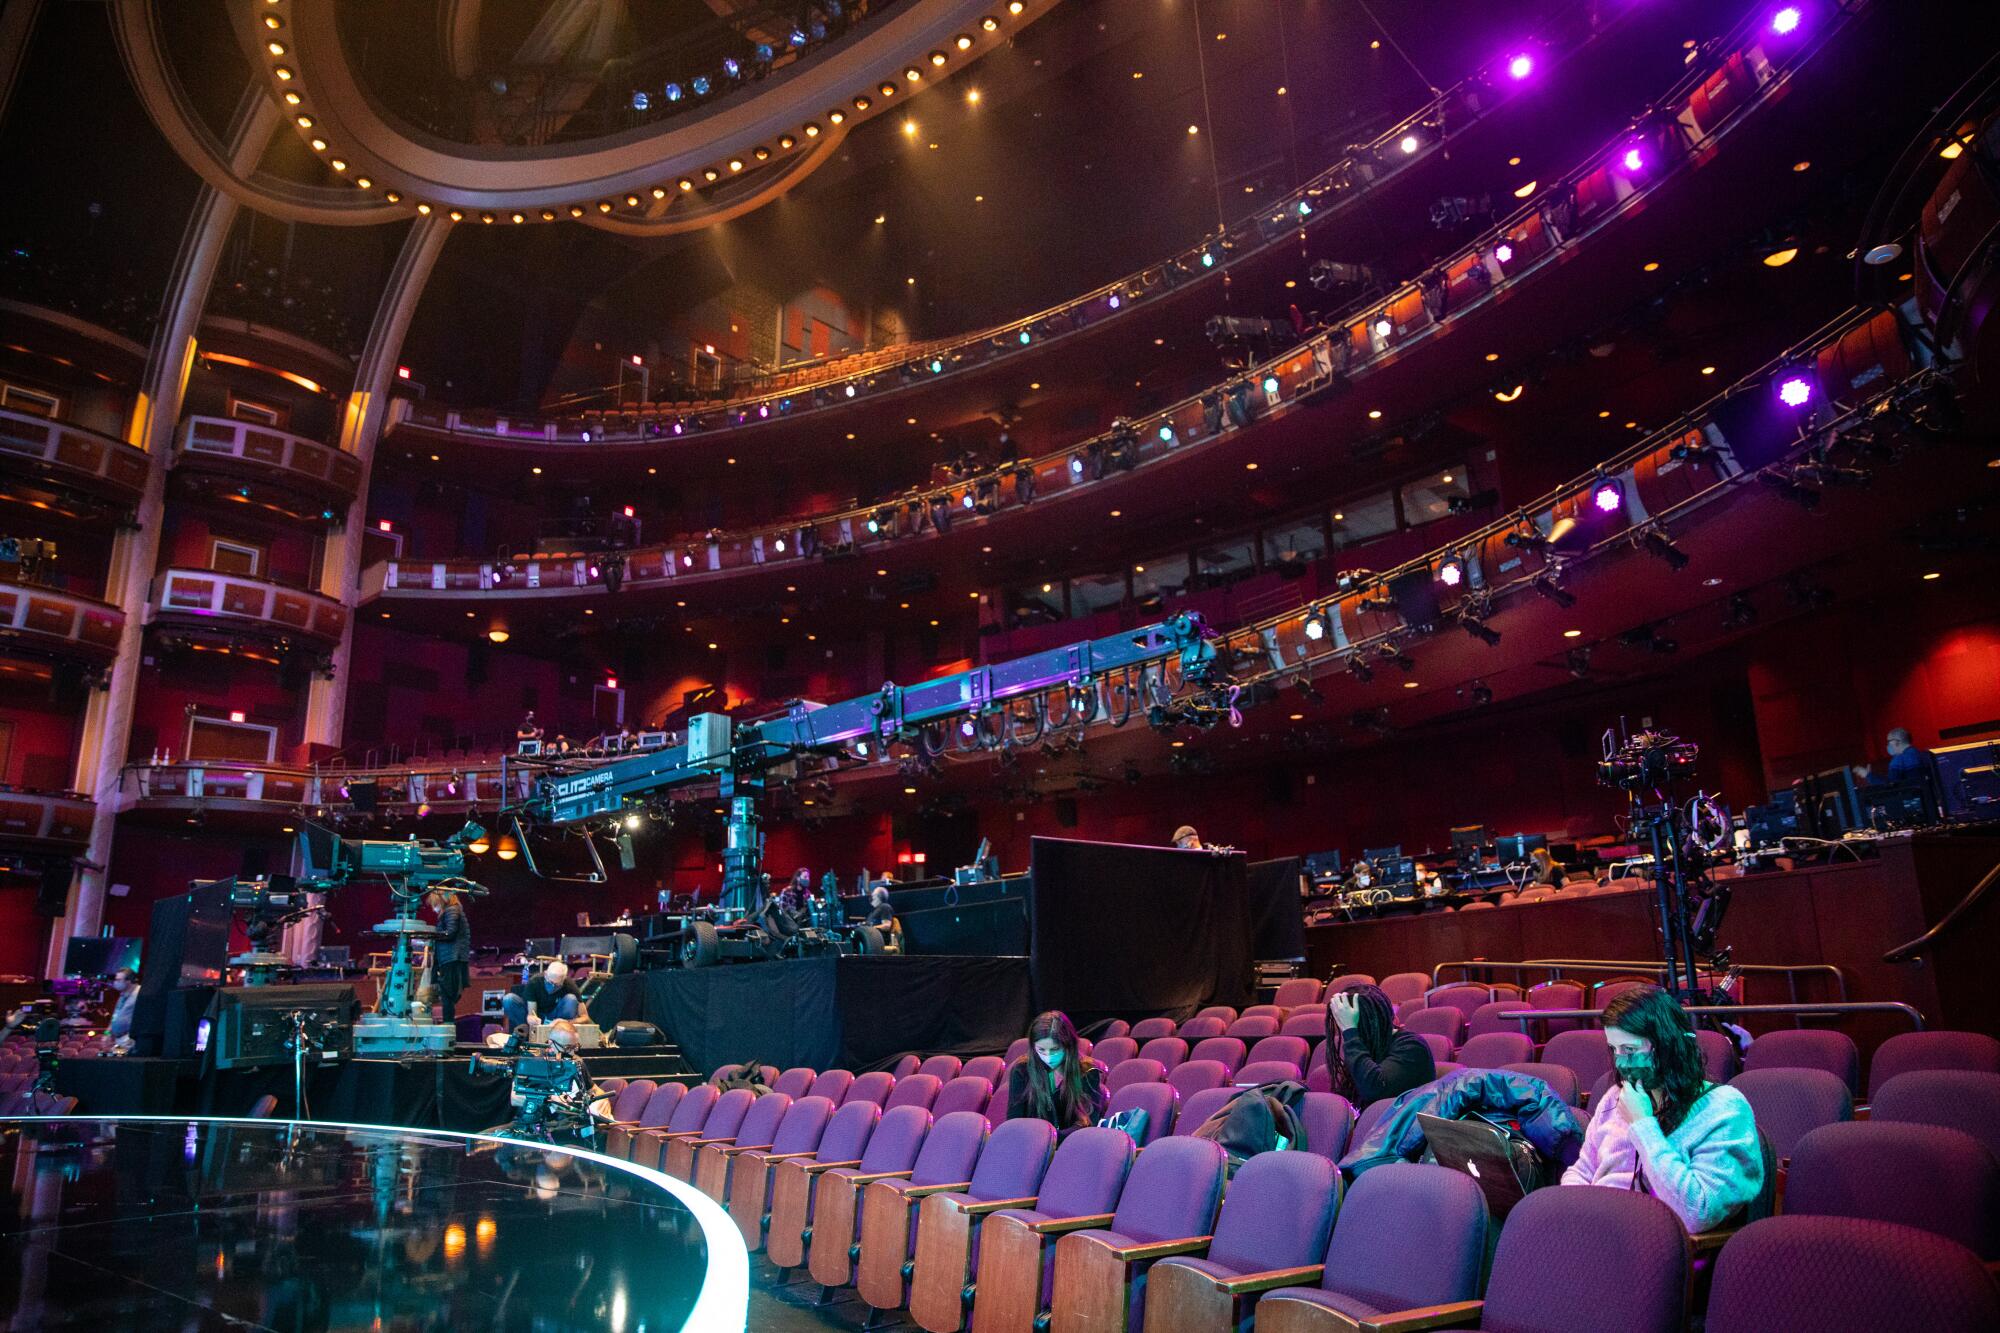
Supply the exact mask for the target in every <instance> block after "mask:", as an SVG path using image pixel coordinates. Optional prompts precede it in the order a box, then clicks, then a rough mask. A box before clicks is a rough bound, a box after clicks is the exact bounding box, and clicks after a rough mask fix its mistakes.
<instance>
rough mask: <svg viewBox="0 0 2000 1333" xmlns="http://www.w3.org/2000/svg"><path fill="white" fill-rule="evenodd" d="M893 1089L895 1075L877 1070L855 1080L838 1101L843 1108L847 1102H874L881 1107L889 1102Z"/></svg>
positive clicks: (883, 1070)
mask: <svg viewBox="0 0 2000 1333" xmlns="http://www.w3.org/2000/svg"><path fill="white" fill-rule="evenodd" d="M895 1087H896V1078H895V1075H893V1074H891V1073H889V1072H888V1071H887V1070H885V1069H878V1070H876V1071H874V1072H873V1073H870V1074H863V1075H862V1076H861V1077H860V1078H857V1079H855V1080H854V1082H853V1083H852V1084H850V1085H849V1086H848V1089H847V1091H846V1093H845V1094H843V1095H842V1097H841V1099H840V1101H841V1104H842V1105H843V1106H844V1105H846V1104H847V1103H848V1102H874V1103H875V1104H876V1105H877V1106H882V1105H884V1103H886V1102H887V1101H888V1100H889V1094H890V1093H891V1092H893V1091H894V1090H895Z"/></svg>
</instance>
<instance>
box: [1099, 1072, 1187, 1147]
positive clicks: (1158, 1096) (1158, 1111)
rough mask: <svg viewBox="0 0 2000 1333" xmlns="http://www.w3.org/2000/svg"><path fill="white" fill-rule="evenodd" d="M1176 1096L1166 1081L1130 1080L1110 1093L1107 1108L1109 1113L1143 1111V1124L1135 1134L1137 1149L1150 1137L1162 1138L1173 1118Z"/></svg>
mask: <svg viewBox="0 0 2000 1333" xmlns="http://www.w3.org/2000/svg"><path fill="white" fill-rule="evenodd" d="M1179 1104H1180V1099H1179V1097H1178V1095H1177V1094H1176V1093H1175V1092H1174V1090H1173V1086H1172V1085H1171V1084H1167V1083H1133V1084H1130V1085H1128V1086H1126V1087H1123V1088H1120V1089H1119V1090H1118V1091H1117V1092H1115V1093H1113V1094H1112V1095H1111V1104H1110V1106H1109V1108H1108V1110H1109V1113H1110V1114H1111V1115H1117V1114H1118V1113H1119V1112H1121V1111H1133V1110H1138V1111H1144V1112H1145V1113H1146V1125H1145V1128H1144V1129H1143V1130H1141V1131H1140V1133H1139V1134H1138V1136H1137V1137H1138V1142H1139V1146H1140V1147H1141V1148H1143V1147H1145V1146H1146V1145H1147V1144H1149V1143H1151V1142H1152V1141H1153V1140H1154V1139H1159V1138H1165V1137H1166V1136H1167V1135H1168V1134H1171V1133H1172V1132H1173V1129H1174V1118H1175V1114H1176V1112H1177V1110H1178V1108H1179Z"/></svg>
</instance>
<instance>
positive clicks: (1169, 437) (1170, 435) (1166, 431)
mask: <svg viewBox="0 0 2000 1333" xmlns="http://www.w3.org/2000/svg"><path fill="white" fill-rule="evenodd" d="M1159 435H1160V443H1162V444H1176V443H1178V442H1179V441H1178V440H1177V438H1176V437H1175V435H1174V428H1173V427H1172V426H1162V427H1160V431H1159Z"/></svg>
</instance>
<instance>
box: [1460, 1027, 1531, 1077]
mask: <svg viewBox="0 0 2000 1333" xmlns="http://www.w3.org/2000/svg"><path fill="white" fill-rule="evenodd" d="M1534 1058H1535V1043H1534V1042H1532V1041H1530V1040H1528V1036H1527V1034H1526V1033H1523V1032H1487V1033H1482V1034H1481V1035H1479V1036H1477V1037H1467V1038H1466V1039H1465V1044H1464V1045H1462V1046H1460V1047H1459V1048H1458V1050H1457V1052H1456V1053H1455V1054H1454V1055H1453V1056H1452V1059H1454V1060H1456V1061H1458V1062H1459V1063H1460V1064H1462V1065H1464V1066H1465V1067H1466V1068H1467V1069H1498V1068H1499V1067H1500V1066H1501V1065H1512V1064H1520V1063H1521V1062H1522V1061H1524V1060H1532V1059H1534Z"/></svg>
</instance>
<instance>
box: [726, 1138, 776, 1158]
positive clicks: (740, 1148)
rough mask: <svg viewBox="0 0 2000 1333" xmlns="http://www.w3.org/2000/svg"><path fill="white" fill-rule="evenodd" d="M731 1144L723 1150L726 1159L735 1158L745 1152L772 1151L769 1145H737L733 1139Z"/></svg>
mask: <svg viewBox="0 0 2000 1333" xmlns="http://www.w3.org/2000/svg"><path fill="white" fill-rule="evenodd" d="M729 1142H730V1146H729V1147H727V1148H724V1149H723V1150H722V1155H723V1156H724V1157H734V1156H735V1155H736V1154H738V1153H745V1152H769V1151H771V1145H770V1144H768V1143H737V1142H736V1141H735V1140H734V1139H731V1140H730V1141H729Z"/></svg>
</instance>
